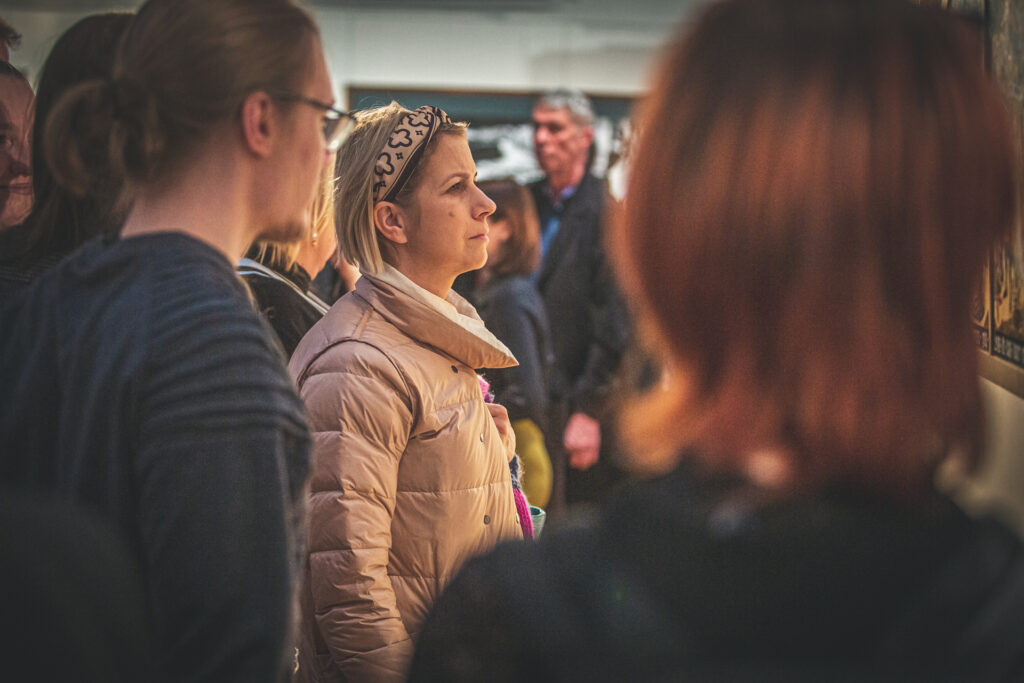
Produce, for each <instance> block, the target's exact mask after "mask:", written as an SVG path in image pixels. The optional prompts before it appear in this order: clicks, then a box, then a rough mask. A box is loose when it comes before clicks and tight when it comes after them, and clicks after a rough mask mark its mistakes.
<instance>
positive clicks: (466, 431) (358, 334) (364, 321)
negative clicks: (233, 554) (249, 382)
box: [289, 104, 522, 681]
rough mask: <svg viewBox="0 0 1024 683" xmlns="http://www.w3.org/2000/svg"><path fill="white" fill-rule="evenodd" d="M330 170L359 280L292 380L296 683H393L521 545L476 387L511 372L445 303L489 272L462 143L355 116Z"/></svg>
mask: <svg viewBox="0 0 1024 683" xmlns="http://www.w3.org/2000/svg"><path fill="white" fill-rule="evenodd" d="M420 133H423V135H421V134H420ZM399 155H401V156H399ZM338 171H339V173H338V175H339V178H338V187H337V203H338V214H337V217H338V233H339V244H340V247H341V251H342V254H343V255H344V256H345V257H346V259H348V260H349V261H353V262H357V263H359V265H360V268H361V270H362V272H363V276H362V278H361V279H360V280H359V282H358V283H357V285H356V289H355V290H354V291H353V292H351V293H349V294H347V295H346V296H345V297H343V298H342V299H341V300H339V301H338V302H337V303H336V304H335V305H334V306H333V307H332V308H331V310H330V311H329V312H328V313H327V315H326V316H325V317H324V319H323V320H321V321H320V322H319V323H317V324H316V325H315V326H314V327H313V328H312V329H311V330H310V332H309V333H308V334H307V335H306V336H305V338H303V340H302V342H300V344H299V346H298V348H297V349H296V350H295V353H294V355H293V356H292V360H291V363H290V364H289V370H290V371H291V373H292V376H293V377H294V378H295V379H296V382H297V383H298V386H299V391H300V394H301V396H302V398H303V399H304V400H305V402H306V406H307V409H308V411H309V415H310V421H311V425H312V429H313V432H314V457H313V466H312V476H311V481H310V487H311V492H310V528H309V557H308V563H307V565H306V574H305V582H304V587H303V591H302V596H303V598H302V612H303V614H302V621H301V634H300V642H299V669H298V680H300V681H343V680H348V681H399V680H402V679H404V677H405V674H406V669H407V667H408V665H409V661H410V659H411V655H412V649H413V642H414V639H415V636H416V633H417V632H418V630H419V628H420V625H421V624H422V622H423V620H424V618H425V617H426V615H427V612H428V610H429V609H430V607H431V605H432V604H433V601H434V599H435V598H436V597H437V595H438V594H439V593H440V591H441V590H442V589H443V588H444V586H445V585H446V584H447V582H448V581H450V580H451V579H452V578H453V576H454V575H455V573H456V572H457V571H458V569H459V568H460V567H461V565H462V564H463V563H464V562H465V561H466V560H467V559H469V558H470V557H472V556H474V555H477V554H480V553H482V552H484V551H486V550H489V549H490V548H492V547H493V546H494V545H495V544H497V543H498V542H500V541H502V540H506V539H513V538H522V531H521V528H520V526H519V521H518V517H517V514H516V508H515V503H514V500H513V494H512V484H511V478H510V474H509V467H508V462H509V460H510V459H511V457H512V456H513V454H514V448H515V444H514V436H513V434H512V430H511V428H510V426H509V424H508V419H507V415H505V414H504V411H503V409H501V408H500V407H493V406H488V405H487V404H485V403H484V401H483V397H482V394H481V390H480V386H479V384H478V381H477V377H476V374H475V371H474V370H475V369H477V368H488V367H490V368H497V367H507V366H511V365H515V359H514V358H513V357H512V356H511V354H510V353H509V352H508V350H507V349H506V348H505V347H504V345H502V343H501V342H500V341H498V340H497V338H495V337H494V335H492V334H491V333H490V332H488V331H487V329H486V328H485V327H484V325H483V323H482V322H481V321H480V318H479V317H478V316H477V315H476V311H475V310H473V307H472V306H471V305H469V304H468V303H466V302H465V301H464V300H463V299H462V298H461V297H459V296H458V295H457V294H455V293H454V292H451V291H450V288H451V283H452V281H453V280H454V279H455V277H456V276H457V275H459V274H460V273H462V272H466V271H468V270H473V269H475V268H478V267H480V266H481V265H482V264H483V260H484V259H486V242H487V237H486V233H487V223H486V219H487V216H489V215H490V214H491V213H492V212H493V210H494V204H493V202H491V201H490V199H488V198H487V197H486V195H484V194H483V193H482V192H481V191H480V190H479V189H478V188H477V187H476V185H475V166H474V165H473V160H472V156H471V155H470V153H469V147H468V144H467V142H466V138H465V133H464V126H462V125H461V124H453V123H451V122H450V121H448V119H447V116H446V115H445V114H444V112H441V111H440V110H435V109H433V108H421V109H419V110H417V111H416V112H409V111H408V110H405V109H403V108H401V107H399V106H398V105H395V104H392V105H389V106H388V107H383V108H380V109H378V110H371V111H369V112H364V113H362V114H360V115H359V122H358V123H357V125H356V127H355V129H354V131H353V132H352V135H351V137H350V138H349V140H348V141H347V142H346V143H345V145H344V146H343V147H342V149H341V150H340V152H339V157H338ZM371 219H372V223H371Z"/></svg>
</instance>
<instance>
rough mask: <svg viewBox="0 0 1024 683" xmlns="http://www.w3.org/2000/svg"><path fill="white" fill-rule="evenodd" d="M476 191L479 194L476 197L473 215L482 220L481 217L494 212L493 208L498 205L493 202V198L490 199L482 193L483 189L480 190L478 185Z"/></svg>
mask: <svg viewBox="0 0 1024 683" xmlns="http://www.w3.org/2000/svg"><path fill="white" fill-rule="evenodd" d="M476 191H477V194H479V195H480V196H479V198H478V199H479V201H478V203H477V205H476V215H475V216H474V217H475V218H476V219H477V220H478V221H482V220H483V219H485V218H487V217H488V216H490V215H491V214H492V213H494V210H495V209H497V208H498V205H497V204H495V203H494V200H492V199H491V198H490V197H488V196H487V195H486V194H484V191H483V190H481V189H480V188H479V187H478V188H476Z"/></svg>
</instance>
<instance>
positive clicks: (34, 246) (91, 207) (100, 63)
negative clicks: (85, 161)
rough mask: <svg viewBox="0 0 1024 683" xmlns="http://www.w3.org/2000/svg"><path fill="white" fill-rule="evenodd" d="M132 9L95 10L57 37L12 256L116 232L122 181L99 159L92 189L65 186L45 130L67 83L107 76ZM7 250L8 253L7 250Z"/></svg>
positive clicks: (42, 89)
mask: <svg viewBox="0 0 1024 683" xmlns="http://www.w3.org/2000/svg"><path fill="white" fill-rule="evenodd" d="M131 19H132V15H131V14H128V13H124V12H110V13H104V14H94V15H91V16H88V17H86V18H84V19H82V20H81V21H78V22H77V23H75V24H74V25H73V26H72V27H71V28H69V29H68V30H67V31H65V32H64V34H63V35H62V36H61V37H60V38H59V39H58V40H57V42H56V44H55V45H54V46H53V50H51V51H50V54H49V56H48V57H47V58H46V63H45V64H44V65H43V70H42V72H41V74H40V77H39V87H38V89H37V91H36V104H35V108H36V109H35V112H36V115H35V123H34V124H33V135H32V190H33V195H34V198H35V199H34V203H33V205H32V211H31V213H30V214H29V215H28V217H27V218H26V219H25V221H24V223H23V224H22V225H21V226H20V227H18V228H17V229H16V232H17V233H18V236H19V238H20V239H19V240H18V244H17V245H16V246H15V247H13V250H14V252H15V253H13V254H11V255H10V256H15V257H22V256H24V257H27V258H30V259H36V258H39V257H41V256H43V255H44V254H47V253H57V254H59V253H64V252H67V251H70V250H71V249H74V248H75V247H77V246H78V245H80V244H82V243H83V242H84V241H86V240H87V239H89V238H90V237H93V236H95V235H101V234H109V233H112V232H114V231H115V230H116V229H117V227H118V225H119V222H120V221H119V220H118V216H117V215H116V212H115V210H114V200H115V199H116V197H117V193H118V190H119V189H120V182H117V181H115V180H113V179H111V177H110V173H109V171H107V170H106V169H105V167H104V166H101V165H99V164H97V165H94V166H91V167H90V169H89V170H90V178H89V186H88V187H89V191H88V192H87V193H86V194H85V195H84V196H82V197H75V196H73V195H71V194H70V193H68V192H67V191H66V190H64V189H63V188H61V187H60V186H59V185H58V184H57V182H56V180H55V179H54V176H53V173H52V172H51V171H50V169H49V167H48V166H47V165H46V161H45V159H44V157H43V141H44V140H45V137H46V135H45V132H44V130H43V128H44V125H45V123H46V117H47V115H48V114H49V112H50V110H51V109H52V108H53V105H54V103H55V102H56V100H57V99H58V98H59V97H60V96H61V95H62V94H63V93H64V92H65V91H67V90H68V88H70V87H72V86H74V85H77V84H78V83H82V82H84V81H88V80H91V79H95V78H103V79H106V78H109V77H110V72H111V68H112V66H113V63H114V54H115V51H116V49H117V44H118V41H119V40H120V38H121V36H122V35H123V34H124V32H125V29H127V27H128V24H129V22H130V21H131ZM5 256H8V255H6V254H5Z"/></svg>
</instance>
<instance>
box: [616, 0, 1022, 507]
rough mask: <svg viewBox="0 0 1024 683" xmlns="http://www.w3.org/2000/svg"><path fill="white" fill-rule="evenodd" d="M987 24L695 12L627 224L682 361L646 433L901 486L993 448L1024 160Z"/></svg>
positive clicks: (660, 342)
mask: <svg viewBox="0 0 1024 683" xmlns="http://www.w3.org/2000/svg"><path fill="white" fill-rule="evenodd" d="M979 40H980V37H979V36H978V35H977V34H976V33H975V32H972V30H971V28H970V27H969V26H968V25H967V24H966V22H963V21H960V20H957V19H954V18H952V17H950V16H948V15H946V14H945V13H943V12H940V11H938V10H932V9H927V8H922V7H919V6H916V5H913V4H910V3H908V2H900V1H893V0H818V1H817V2H813V3H808V2H806V0H725V1H724V2H718V3H715V4H713V5H710V6H709V7H708V9H706V10H705V11H704V13H703V14H702V15H701V16H700V17H699V18H698V19H697V21H696V22H694V23H693V24H692V25H691V28H690V30H689V32H688V34H687V35H686V36H685V38H684V40H683V41H682V42H680V43H679V44H677V45H676V46H675V47H674V48H672V49H671V50H670V51H669V52H668V53H667V56H666V58H665V60H664V62H663V64H662V65H661V68H660V72H659V74H658V77H657V80H656V82H655V83H656V85H655V88H654V91H653V95H652V96H651V98H650V101H649V102H647V103H646V104H645V107H646V109H645V112H644V114H645V116H644V118H643V125H642V131H643V132H642V137H641V140H640V144H639V149H638V153H637V156H636V159H635V163H634V164H633V165H632V169H633V170H632V177H631V180H630V186H629V193H628V195H627V198H626V214H627V215H626V221H625V223H624V224H623V225H618V226H615V227H614V228H613V231H612V241H613V247H612V249H611V251H612V254H613V256H615V257H616V258H617V265H618V271H619V274H620V276H621V278H622V280H623V283H624V285H625V286H626V287H627V288H628V290H629V291H630V292H631V293H632V294H633V298H634V300H635V301H638V302H639V307H640V313H641V316H642V319H643V322H644V324H645V325H646V327H647V329H648V330H650V331H651V334H652V336H653V338H654V340H655V345H656V347H657V348H659V349H660V350H661V351H663V352H664V355H665V357H666V362H667V364H668V367H669V374H668V375H667V376H666V380H665V382H663V383H662V388H661V389H660V390H656V391H655V392H654V393H652V394H651V395H650V396H648V400H646V401H642V402H639V403H637V404H636V405H635V406H634V410H633V411H631V413H630V416H629V419H628V420H627V422H626V424H625V427H626V429H627V430H628V431H630V432H631V433H632V435H633V438H634V440H642V437H641V435H642V434H648V435H649V436H650V438H649V439H648V441H647V445H648V446H649V447H651V448H657V449H659V450H660V451H661V452H663V453H664V452H666V451H667V450H675V449H677V448H679V447H680V446H683V445H690V446H695V447H696V450H697V451H698V452H700V453H702V454H703V456H704V457H705V458H706V459H707V460H709V461H712V462H714V463H717V464H719V465H724V466H727V467H731V468H735V469H740V468H742V467H743V466H744V458H745V457H746V456H747V455H749V454H750V453H752V452H757V451H759V450H762V449H771V450H772V451H774V452H778V453H782V454H784V456H785V457H786V461H787V462H788V465H789V467H790V469H791V471H792V474H793V475H794V478H795V482H796V484H797V485H811V484H824V483H828V482H832V483H842V484H843V485H846V486H855V487H860V488H861V489H862V490H870V491H874V492H884V493H887V494H889V495H890V496H892V497H893V498H904V499H910V498H913V497H914V496H916V495H918V494H921V493H923V492H924V491H926V490H928V489H929V488H930V486H931V480H932V474H933V470H934V468H935V467H936V465H937V463H938V462H939V461H940V460H941V459H942V458H943V457H944V456H945V455H947V454H949V453H957V452H960V453H963V454H964V455H965V456H966V458H967V461H968V462H969V463H970V462H973V461H974V460H976V458H977V457H978V454H979V453H980V450H981V446H982V441H983V434H982V428H983V425H982V408H981V403H980V396H979V387H978V376H977V359H976V348H975V345H974V339H973V337H972V334H971V329H970V325H969V311H970V302H971V293H972V289H973V286H974V285H975V283H976V282H978V280H979V277H980V271H981V268H982V265H983V262H984V260H985V258H986V251H987V249H988V248H989V247H990V245H992V244H993V242H994V241H995V240H996V239H997V238H998V237H999V236H1000V235H1003V234H1005V233H1006V231H1007V230H1008V229H1009V227H1010V226H1011V222H1012V220H1013V217H1014V215H1015V208H1016V199H1015V183H1016V173H1017V168H1016V163H1017V162H1016V159H1015V157H1014V154H1015V151H1014V150H1015V149H1016V147H1015V145H1014V144H1013V142H1012V133H1011V126H1010V122H1009V117H1008V112H1007V110H1006V107H1005V103H1004V102H1003V100H1002V97H1001V95H1000V93H999V91H998V89H997V88H996V87H995V86H994V84H993V83H992V82H991V81H990V79H989V76H988V75H987V74H986V72H985V69H984V67H983V64H982V60H981V50H980V45H981V43H980V42H979Z"/></svg>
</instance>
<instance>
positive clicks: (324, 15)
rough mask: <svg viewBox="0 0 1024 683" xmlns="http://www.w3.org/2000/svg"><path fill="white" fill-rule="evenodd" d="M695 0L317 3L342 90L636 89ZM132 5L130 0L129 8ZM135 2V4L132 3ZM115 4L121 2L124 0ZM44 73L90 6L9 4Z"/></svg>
mask: <svg viewBox="0 0 1024 683" xmlns="http://www.w3.org/2000/svg"><path fill="white" fill-rule="evenodd" d="M693 4H694V2H693V0H681V1H680V0H676V1H672V0H633V1H632V2H620V1H619V0H564V1H563V2H560V3H553V6H554V7H555V8H556V9H554V10H552V11H547V12H538V11H532V12H494V11H475V12H470V11H442V10H416V11H396V10H384V9H321V8H317V9H315V10H314V11H315V14H316V16H317V20H318V22H319V24H320V27H321V30H322V32H323V37H324V43H325V50H326V52H327V54H328V61H329V64H330V66H331V71H332V74H333V76H334V79H335V82H336V83H337V85H338V91H339V92H338V94H339V96H340V97H344V92H345V87H346V86H347V85H350V84H357V85H364V86H365V85H382V86H394V87H400V86H401V87H423V88H452V89H492V90H513V91H515V90H536V89H543V88H548V87H555V86H565V87H576V88H580V89H583V90H587V91H590V92H596V93H602V94H612V95H636V94H639V93H641V92H642V91H643V90H644V88H645V85H646V83H647V78H648V70H649V67H650V65H651V63H652V61H653V59H654V57H655V55H656V53H657V51H658V49H659V48H660V47H661V45H662V44H663V43H664V42H665V41H666V40H667V39H668V37H669V36H670V35H671V34H672V32H673V29H674V28H675V27H676V26H677V25H678V24H679V23H680V22H681V21H682V20H683V19H684V17H685V15H686V14H687V12H688V9H689V8H690V7H691V6H692V5H693ZM125 6H126V5H124V4H122V5H121V6H120V8H122V9H123V8H124V7H125ZM127 6H129V7H130V6H131V3H129V4H128V5H127ZM111 7H112V8H118V5H117V3H116V0H112V2H111ZM0 13H2V15H3V16H4V18H5V19H6V20H7V21H8V22H9V23H10V24H11V25H12V26H14V27H15V28H16V29H17V30H18V31H20V32H21V33H22V35H23V36H24V38H23V41H22V46H21V48H20V49H19V50H17V51H16V52H15V53H14V54H13V55H12V59H11V61H12V62H13V63H14V64H15V65H16V66H18V67H22V68H25V69H26V71H27V72H28V73H29V76H30V78H32V79H34V78H35V76H36V75H37V74H38V71H39V69H40V68H41V66H42V63H43V61H44V60H45V57H46V55H47V54H48V52H49V49H50V47H51V46H52V45H53V43H54V41H55V40H56V39H57V37H58V36H59V35H60V34H61V33H62V32H63V31H64V30H65V29H66V28H67V27H68V26H70V25H71V24H72V23H74V21H76V20H77V19H78V18H79V17H80V16H82V13H68V12H29V11H16V10H4V9H3V8H2V7H0Z"/></svg>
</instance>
